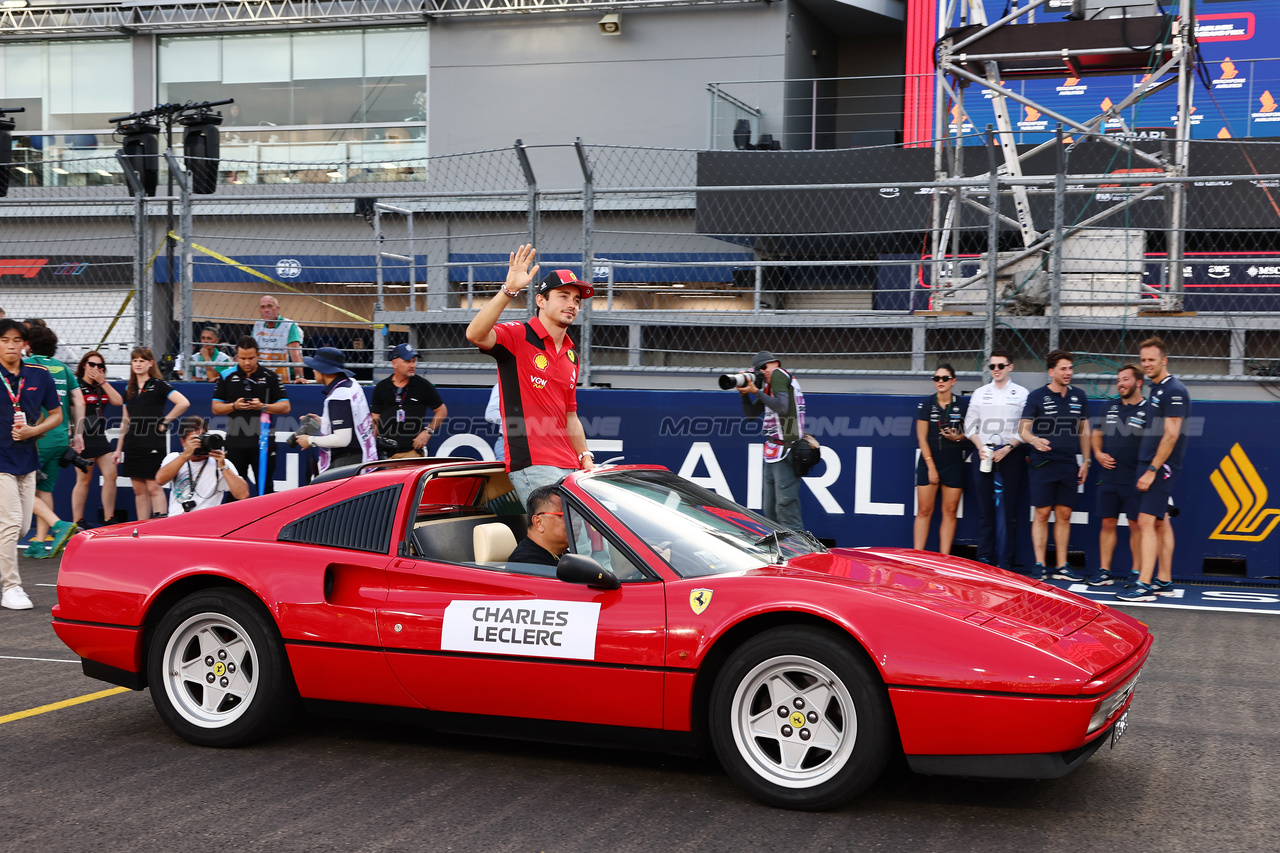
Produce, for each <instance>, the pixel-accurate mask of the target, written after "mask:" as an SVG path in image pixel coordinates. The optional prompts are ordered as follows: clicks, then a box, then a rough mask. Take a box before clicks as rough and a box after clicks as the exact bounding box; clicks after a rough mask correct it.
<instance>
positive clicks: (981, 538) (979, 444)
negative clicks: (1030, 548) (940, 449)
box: [964, 350, 1027, 571]
mask: <svg viewBox="0 0 1280 853" xmlns="http://www.w3.org/2000/svg"><path fill="white" fill-rule="evenodd" d="M987 369H989V370H990V371H991V382H990V383H988V384H986V385H983V386H982V387H980V388H978V389H977V390H976V391H974V392H973V396H971V397H970V398H969V412H968V414H967V415H966V416H965V419H964V432H965V435H966V436H968V437H969V440H970V441H972V442H973V445H974V447H976V448H977V452H976V453H974V454H973V459H974V469H973V477H974V483H975V485H976V486H977V489H976V494H975V495H974V497H975V498H976V502H977V504H978V516H979V522H978V560H979V561H980V562H983V563H988V564H990V565H992V566H999V567H1000V568H1002V569H1009V570H1011V571H1012V569H1013V559H1014V549H1015V547H1016V543H1017V538H1018V537H1017V527H1016V519H1017V516H1016V514H1015V512H1014V509H1015V508H1016V506H1017V503H1018V498H1019V496H1020V493H1021V491H1022V480H1023V478H1024V477H1025V475H1026V467H1027V465H1026V447H1025V446H1023V444H1022V440H1021V439H1019V438H1018V425H1019V422H1020V421H1021V419H1022V410H1023V408H1024V407H1025V406H1026V404H1027V389H1026V388H1023V387H1022V386H1021V385H1019V384H1018V383H1016V382H1012V381H1010V377H1011V376H1012V375H1013V359H1011V358H1009V354H1008V353H1007V352H1005V351H1004V350H995V351H994V352H992V353H991V357H990V358H989V359H987ZM985 459H989V460H990V464H989V465H984V464H983V460H985ZM983 468H988V469H989V470H986V471H984V470H983Z"/></svg>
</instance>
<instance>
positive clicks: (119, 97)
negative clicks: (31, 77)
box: [46, 40, 133, 130]
mask: <svg viewBox="0 0 1280 853" xmlns="http://www.w3.org/2000/svg"><path fill="white" fill-rule="evenodd" d="M48 51H49V77H48V79H49V116H48V121H47V122H46V129H48V130H60V129H64V128H90V127H101V126H105V125H106V124H107V119H108V118H111V117H114V116H118V115H122V114H124V113H128V112H130V111H131V110H132V103H133V56H132V48H131V47H130V45H129V42H127V41H123V40H121V41H76V42H58V43H52V44H50V45H49V46H48Z"/></svg>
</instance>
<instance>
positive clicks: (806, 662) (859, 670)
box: [710, 627, 892, 809]
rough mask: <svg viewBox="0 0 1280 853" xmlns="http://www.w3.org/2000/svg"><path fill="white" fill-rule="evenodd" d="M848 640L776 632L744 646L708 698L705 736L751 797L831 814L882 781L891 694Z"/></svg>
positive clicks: (809, 632)
mask: <svg viewBox="0 0 1280 853" xmlns="http://www.w3.org/2000/svg"><path fill="white" fill-rule="evenodd" d="M851 642H852V641H851V640H848V639H846V638H842V637H839V636H838V635H836V634H834V633H831V632H827V631H822V630H817V629H812V628H802V627H794V628H776V629H773V630H770V631H766V632H765V633H763V634H760V635H758V636H756V637H754V638H752V639H751V640H748V641H747V642H746V643H744V644H743V645H742V646H740V647H739V648H738V649H737V650H736V651H735V652H734V653H733V654H732V655H731V656H730V658H729V660H728V661H727V662H726V663H725V666H724V668H723V669H722V670H721V671H720V674H719V676H718V677H717V679H716V683H715V687H714V688H713V690H712V697H711V719H710V724H711V737H712V741H713V742H714V744H715V747H716V753H717V754H718V755H719V757H720V761H721V763H722V764H723V765H724V767H725V770H726V771H727V772H728V773H729V775H730V776H732V777H733V778H734V780H735V781H737V782H738V783H739V784H740V785H742V786H743V787H744V788H746V789H747V790H748V791H749V792H750V793H751V794H752V795H753V796H755V797H756V798H758V799H760V800H762V801H764V802H766V803H768V804H770V805H774V806H781V807H785V808H793V809H828V808H834V807H835V806H838V805H841V804H842V803H845V802H847V801H848V800H850V799H851V798H853V797H855V796H857V795H858V794H859V793H861V792H862V791H863V790H864V789H865V788H866V787H867V786H868V785H870V784H871V782H872V781H874V780H875V779H876V777H877V776H879V775H880V772H881V771H882V770H883V769H884V766H885V763H886V761H887V760H888V757H889V752H890V748H891V744H892V738H891V735H890V731H891V712H890V710H889V705H888V696H887V695H886V694H885V690H884V686H883V684H882V683H881V681H880V679H879V676H878V674H877V673H876V672H875V671H874V669H873V668H872V667H871V665H870V664H869V663H868V662H867V661H866V659H865V657H864V656H863V655H861V654H860V653H859V652H858V651H856V650H855V649H854V648H852V646H851Z"/></svg>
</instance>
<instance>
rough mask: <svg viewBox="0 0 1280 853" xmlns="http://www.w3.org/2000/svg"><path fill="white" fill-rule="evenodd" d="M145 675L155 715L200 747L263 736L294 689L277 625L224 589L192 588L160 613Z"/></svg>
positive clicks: (283, 715)
mask: <svg viewBox="0 0 1280 853" xmlns="http://www.w3.org/2000/svg"><path fill="white" fill-rule="evenodd" d="M147 674H148V680H149V682H150V685H151V698H152V701H153V702H155V706H156V710H157V711H158V712H159V713H160V717H161V719H163V720H164V722H165V724H166V725H168V726H169V728H171V729H173V731H174V732H175V733H177V734H178V735H179V736H180V737H183V738H185V739H186V740H189V741H191V742H192V743H195V744H200V745H201V746H241V745H243V744H247V743H251V742H253V741H256V740H260V739H262V738H264V737H267V736H268V735H270V734H272V733H274V732H275V731H276V730H277V729H278V728H279V726H280V725H281V724H282V723H283V722H284V721H285V720H286V719H287V718H288V716H289V712H290V710H291V709H292V706H293V703H294V699H295V695H296V694H295V690H294V686H293V679H292V676H291V673H290V672H289V665H288V660H287V658H286V657H285V652H284V646H283V644H282V643H281V642H280V639H279V636H278V634H277V633H276V630H275V626H273V625H272V624H271V623H270V621H269V620H268V618H267V616H266V615H265V614H263V613H262V610H261V608H260V607H259V606H258V605H257V604H256V603H255V602H253V601H251V600H249V599H248V598H247V596H245V595H244V594H243V593H240V592H238V591H236V590H230V589H214V590H206V591H203V592H198V593H194V594H192V595H189V596H187V597H186V598H184V599H183V600H182V601H180V602H178V604H177V605H176V606H174V607H173V609H171V610H170V611H169V612H168V613H166V614H165V616H164V618H163V619H161V620H160V624H159V626H158V627H157V628H156V631H155V634H154V636H153V638H152V640H151V647H150V650H149V653H148V660H147Z"/></svg>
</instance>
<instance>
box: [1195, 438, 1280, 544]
mask: <svg viewBox="0 0 1280 853" xmlns="http://www.w3.org/2000/svg"><path fill="white" fill-rule="evenodd" d="M1209 482H1210V483H1212V484H1213V487H1214V488H1215V489H1216V490H1217V491H1218V497H1220V498H1221V499H1222V503H1223V504H1224V505H1225V506H1226V508H1227V514H1226V515H1225V516H1223V517H1222V521H1220V522H1218V526H1217V527H1216V528H1215V529H1214V531H1213V533H1212V534H1210V535H1209V538H1210V539H1231V540H1235V541H1238V542H1261V541H1262V540H1263V539H1266V538H1267V537H1268V536H1270V535H1271V531H1273V530H1275V529H1276V525H1277V524H1280V509H1263V507H1265V506H1266V504H1267V496H1268V494H1267V486H1266V484H1265V483H1263V482H1262V478H1261V477H1260V476H1258V469H1257V468H1255V467H1253V463H1252V462H1251V461H1249V457H1248V456H1247V455H1245V452H1244V448H1242V447H1241V446H1240V445H1239V444H1236V445H1235V446H1234V447H1232V448H1231V452H1230V453H1228V454H1227V455H1226V456H1224V457H1222V462H1221V463H1219V465H1218V468H1217V470H1215V471H1214V472H1213V473H1212V474H1210V475H1209ZM1264 525H1265V527H1264Z"/></svg>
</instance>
